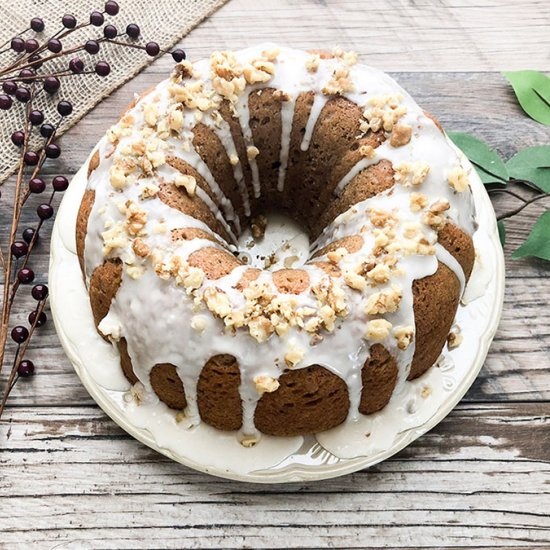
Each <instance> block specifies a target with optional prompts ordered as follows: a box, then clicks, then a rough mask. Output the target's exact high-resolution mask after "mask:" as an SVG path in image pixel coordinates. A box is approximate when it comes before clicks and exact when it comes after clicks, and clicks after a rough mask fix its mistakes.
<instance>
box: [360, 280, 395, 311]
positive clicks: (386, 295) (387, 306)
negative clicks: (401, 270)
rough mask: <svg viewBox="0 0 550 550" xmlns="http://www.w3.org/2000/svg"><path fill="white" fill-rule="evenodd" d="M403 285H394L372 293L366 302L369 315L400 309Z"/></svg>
mask: <svg viewBox="0 0 550 550" xmlns="http://www.w3.org/2000/svg"><path fill="white" fill-rule="evenodd" d="M402 294H403V293H402V291H401V287H399V286H397V285H394V286H392V288H391V289H389V290H383V291H381V292H375V293H374V294H371V295H370V296H369V298H368V300H367V302H366V304H365V313H366V314H367V315H379V314H384V313H393V312H394V311H397V310H398V309H399V305H400V304H401V297H402Z"/></svg>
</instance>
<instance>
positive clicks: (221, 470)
mask: <svg viewBox="0 0 550 550" xmlns="http://www.w3.org/2000/svg"><path fill="white" fill-rule="evenodd" d="M462 162H463V165H464V166H465V167H466V168H467V169H468V170H469V171H470V182H471V184H472V192H473V195H474V200H475V204H476V209H477V214H476V218H477V222H478V224H479V228H478V230H477V232H476V233H475V235H474V244H475V246H476V251H477V259H476V264H475V267H474V273H473V274H472V278H471V283H470V285H468V288H467V289H466V293H465V296H464V300H463V302H464V304H463V305H461V306H460V307H459V311H458V313H457V319H456V323H457V325H458V326H459V327H460V329H461V332H462V335H463V338H464V340H463V343H462V344H461V345H460V346H459V347H458V348H455V349H454V350H452V351H449V350H447V349H445V350H444V352H443V354H442V356H441V357H440V359H439V361H438V363H437V365H436V366H435V367H433V368H431V369H430V370H429V371H428V372H427V373H426V374H424V375H423V376H422V377H420V378H419V379H417V380H415V381H413V382H410V383H407V384H405V388H404V390H403V391H402V392H400V393H399V394H397V395H394V396H393V397H392V399H391V401H390V403H389V404H388V406H387V407H385V408H384V409H383V410H382V411H380V412H378V413H376V414H373V415H370V416H368V417H362V418H361V419H360V421H358V422H355V423H349V424H346V425H344V426H343V427H338V428H336V429H334V430H331V431H329V432H325V433H322V434H317V436H316V437H313V436H309V437H304V438H302V437H295V438H274V437H269V436H263V437H262V438H261V440H260V442H259V443H258V444H257V445H256V446H255V447H253V448H245V447H243V446H242V445H241V444H240V443H239V442H238V439H237V437H236V436H235V434H233V433H223V432H219V431H217V430H214V429H213V428H210V427H209V426H206V425H204V423H203V424H201V425H199V426H197V427H189V426H186V425H185V421H184V422H180V423H178V422H177V421H176V413H175V412H174V411H171V410H170V409H168V408H167V407H166V406H165V405H164V404H163V403H161V402H160V401H158V400H153V401H151V399H149V400H148V401H147V400H146V401H144V402H142V403H141V404H139V405H138V404H137V400H136V399H135V394H136V391H135V389H134V390H133V391H132V390H131V388H130V387H129V384H128V382H127V381H126V380H125V378H124V376H123V375H122V372H121V369H120V366H119V362H118V361H119V358H118V353H117V352H116V351H115V350H114V348H113V347H112V346H110V345H109V344H107V343H106V342H105V341H103V340H102V339H101V338H100V337H99V336H98V334H97V332H96V330H95V327H94V324H93V319H92V312H91V308H90V303H89V299H88V294H87V291H86V288H85V286H84V282H83V280H82V276H81V273H80V268H79V265H78V259H77V255H76V245H75V237H74V233H75V223H76V216H77V211H78V207H79V204H80V200H81V198H82V194H83V193H84V188H85V185H86V177H85V169H84V168H82V169H81V170H80V171H79V172H78V173H77V174H76V175H75V177H74V179H73V181H72V183H71V186H70V187H69V189H68V191H67V192H66V195H65V197H64V199H63V202H62V205H61V207H60V209H59V213H58V215H57V219H56V222H55V225H54V229H53V233H52V241H51V259H50V293H51V310H52V315H53V319H54V322H55V326H56V329H57V332H58V335H59V338H60V341H61V344H62V345H63V348H64V349H65V352H66V353H67V355H68V357H69V359H70V360H71V362H72V363H73V365H74V368H75V370H76V372H77V374H78V376H79V377H80V379H81V380H82V383H83V384H84V386H85V387H86V389H87V390H88V391H89V393H90V395H91V396H92V397H93V398H94V400H95V401H96V402H97V404H98V405H99V406H100V407H101V408H102V409H103V410H104V411H105V412H106V413H107V414H108V415H109V416H110V417H111V418H112V419H113V420H114V421H115V422H116V423H117V424H118V425H119V426H121V427H122V428H123V429H124V430H126V431H127V432H128V433H129V434H131V435H132V436H134V437H135V438H136V439H138V440H140V441H141V442H143V443H145V444H146V445H148V446H149V447H151V448H153V449H155V450H157V451H159V452H160V453H163V454H164V455H166V456H168V457H170V458H172V459H173V460H176V461H178V462H181V463H182V464H185V465H186V466H189V467H191V468H194V469H196V470H200V471H203V472H207V473H210V474H213V475H218V476H221V477H225V478H229V479H237V480H242V481H252V482H258V483H273V482H277V483H281V482H291V481H305V480H316V479H324V478H330V477H336V476H340V475H343V474H346V473H350V472H354V471H357V470H360V469H362V468H366V467H368V466H372V465H373V464H376V463H378V462H380V461H382V460H385V459H386V458H388V457H390V456H392V455H394V454H395V453H397V452H398V451H400V450H401V449H403V448H404V447H406V446H407V445H408V444H409V443H411V442H412V441H414V440H415V439H416V438H418V437H419V436H421V435H422V434H424V433H426V432H427V431H428V430H430V429H431V428H433V427H434V426H435V425H436V424H438V423H439V422H440V421H441V420H442V419H443V418H444V417H445V416H446V415H447V414H449V412H450V411H451V410H452V409H453V407H454V406H455V405H456V404H457V403H458V401H459V400H460V399H461V398H462V397H463V396H464V394H465V393H466V391H467V390H468V388H469V387H470V386H471V385H472V383H473V382H474V380H475V378H476V376H477V374H478V373H479V370H480V369H481V366H482V365H483V362H484V360H485V357H486V355H487V351H488V348H489V345H490V343H491V340H492V339H493V336H494V334H495V331H496V329H497V325H498V322H499V319H500V313H501V309H502V301H503V294H504V258H503V254H502V248H501V246H500V243H499V238H498V231H497V226H496V222H495V215H494V212H493V208H492V205H491V202H490V200H489V197H488V195H487V193H486V192H485V190H484V188H483V184H482V183H481V181H480V180H479V178H478V176H477V174H476V173H475V170H474V169H473V167H472V166H471V164H470V163H469V162H468V161H467V159H466V158H464V157H463V155H462ZM84 166H87V163H86V164H85V165H84Z"/></svg>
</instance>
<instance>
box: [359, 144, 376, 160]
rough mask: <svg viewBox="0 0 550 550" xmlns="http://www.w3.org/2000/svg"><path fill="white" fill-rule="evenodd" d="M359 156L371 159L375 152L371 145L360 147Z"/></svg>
mask: <svg viewBox="0 0 550 550" xmlns="http://www.w3.org/2000/svg"><path fill="white" fill-rule="evenodd" d="M359 154H360V155H361V156H362V157H364V158H367V159H373V158H374V157H375V155H376V151H375V149H374V147H372V146H371V145H361V147H359Z"/></svg>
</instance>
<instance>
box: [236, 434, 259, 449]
mask: <svg viewBox="0 0 550 550" xmlns="http://www.w3.org/2000/svg"><path fill="white" fill-rule="evenodd" d="M240 443H241V445H242V446H243V447H245V448H247V449H250V448H251V447H254V446H255V445H256V444H257V443H258V438H257V437H256V436H255V435H245V436H244V437H243V438H242V439H241V440H240Z"/></svg>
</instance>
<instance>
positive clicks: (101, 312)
mask: <svg viewBox="0 0 550 550" xmlns="http://www.w3.org/2000/svg"><path fill="white" fill-rule="evenodd" d="M121 281H122V262H121V261H120V260H119V259H118V258H116V259H109V260H105V261H104V262H103V264H102V265H100V266H98V267H96V268H95V269H94V271H93V272H92V275H91V277H90V286H89V288H88V291H89V293H90V303H91V305H92V313H93V316H94V323H95V326H96V327H97V326H98V325H99V323H100V322H101V320H102V319H103V317H105V316H106V315H107V313H109V308H110V307H111V302H112V300H113V298H114V297H115V295H116V293H117V291H118V288H119V287H120V283H121Z"/></svg>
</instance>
